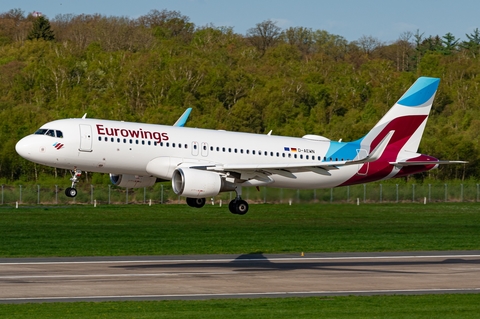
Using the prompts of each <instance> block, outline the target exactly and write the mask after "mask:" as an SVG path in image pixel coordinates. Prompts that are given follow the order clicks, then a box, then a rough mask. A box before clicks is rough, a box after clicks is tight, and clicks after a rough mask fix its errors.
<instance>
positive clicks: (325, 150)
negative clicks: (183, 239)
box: [15, 77, 466, 215]
mask: <svg viewBox="0 0 480 319" xmlns="http://www.w3.org/2000/svg"><path fill="white" fill-rule="evenodd" d="M439 83H440V79H438V78H430V77H420V78H418V79H417V80H416V81H415V83H414V84H413V85H412V86H411V87H410V88H409V89H408V90H407V91H406V92H405V93H404V94H403V96H402V97H401V98H400V99H399V100H398V101H397V102H396V103H395V104H394V105H393V106H392V108H391V109H390V110H389V111H388V112H387V113H386V114H385V115H384V116H383V118H382V119H381V120H380V121H379V122H378V123H377V124H376V125H375V126H374V127H373V128H372V130H370V132H368V133H367V134H366V135H365V136H364V137H362V138H360V139H358V140H355V141H351V142H342V141H331V140H330V139H328V138H326V137H323V136H319V135H305V136H303V137H302V138H298V137H286V136H275V135H271V132H270V133H269V134H268V135H264V134H252V133H242V132H230V131H219V130H210V129H198V128H189V127H184V124H185V121H186V119H187V118H188V115H189V114H190V112H188V114H187V115H185V113H184V115H182V117H180V119H179V120H178V121H177V123H176V124H178V125H174V126H166V125H156V124H145V123H133V122H123V121H112V120H102V119H93V118H92V119H90V118H86V115H84V116H83V117H82V118H73V119H60V120H56V121H52V122H49V123H46V124H44V125H42V126H41V127H40V128H39V129H38V130H37V131H36V132H35V133H34V134H31V135H28V136H26V137H24V138H22V139H21V140H20V141H19V142H18V143H17V144H16V147H15V148H16V151H17V153H18V154H19V155H20V156H22V157H23V158H25V159H27V160H29V161H32V162H35V163H38V164H42V165H46V166H51V167H56V168H61V169H67V170H70V171H71V173H72V178H71V179H70V180H71V181H72V184H71V187H68V188H67V189H66V190H65V194H66V195H67V196H69V197H75V196H76V195H77V190H76V188H75V187H76V184H77V182H78V181H79V178H80V176H81V173H82V171H90V172H99V173H108V174H110V179H111V181H112V183H113V184H114V185H117V186H120V187H127V188H135V187H148V186H152V185H154V184H155V183H156V182H159V181H171V182H172V188H173V191H174V192H175V194H177V195H179V196H183V197H186V202H187V204H188V205H189V206H191V207H196V208H200V207H203V206H204V205H205V202H206V198H207V197H213V196H216V195H218V194H219V193H221V192H230V191H235V192H236V196H235V198H234V199H233V200H232V201H231V202H230V203H229V210H230V212H231V213H233V214H238V215H243V214H245V213H247V211H248V209H249V205H248V203H247V202H246V201H245V200H243V199H242V197H241V195H242V188H243V187H257V188H258V187H260V186H267V187H276V188H293V189H318V188H333V187H339V186H347V185H355V184H362V183H368V182H373V181H379V180H385V179H390V178H394V177H403V176H407V175H410V174H415V173H420V172H425V171H428V170H431V169H433V168H436V167H438V165H440V164H459V163H466V162H464V161H442V160H438V159H436V158H434V157H432V156H429V155H424V154H420V153H417V151H418V147H419V144H420V140H421V138H422V134H423V131H424V129H425V126H426V123H427V119H428V116H429V113H430V109H431V107H432V103H433V99H434V97H435V93H436V91H437V88H438V85H439ZM187 111H188V110H187ZM187 111H186V113H187ZM184 120H185V121H184Z"/></svg>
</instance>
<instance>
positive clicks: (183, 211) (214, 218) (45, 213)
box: [0, 203, 480, 319]
mask: <svg viewBox="0 0 480 319" xmlns="http://www.w3.org/2000/svg"><path fill="white" fill-rule="evenodd" d="M479 208H480V206H479V204H475V203H457V204H453V203H451V204H445V203H442V204H429V205H421V204H375V205H370V204H369V205H360V206H355V205H347V204H328V205H313V204H312V205H293V206H288V205H252V206H251V208H250V212H249V213H248V214H247V215H245V216H236V215H232V214H230V213H228V209H227V207H225V206H224V207H222V208H219V207H212V206H206V207H205V208H203V209H201V210H198V209H192V208H189V207H187V206H184V205H157V206H152V207H149V206H136V205H125V206H103V207H97V208H94V207H91V206H88V207H87V206H66V207H20V208H19V209H15V208H12V207H1V208H0V256H1V257H26V256H28V257H39V256H103V255H106V256H118V255H179V254H218V253H232V254H245V253H282V252H289V253H292V252H298V253H300V252H307V253H308V252H339V251H349V252H354V251H355V252H361V251H415V250H417V251H419V250H479V249H480V211H479ZM0 289H1V288H0ZM479 314H480V294H468V295H422V296H373V297H358V296H350V297H331V298H286V299H240V300H207V301H158V302H106V303H53V304H25V305H14V304H10V305H8V304H7V305H0V318H252V317H255V318H276V319H281V318H432V317H440V318H479V317H480V315H479Z"/></svg>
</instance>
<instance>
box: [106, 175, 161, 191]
mask: <svg viewBox="0 0 480 319" xmlns="http://www.w3.org/2000/svg"><path fill="white" fill-rule="evenodd" d="M110 181H111V182H112V183H113V185H115V186H120V187H125V188H141V187H149V186H152V185H153V184H155V183H156V181H157V178H156V177H154V176H137V175H125V174H122V175H115V174H110Z"/></svg>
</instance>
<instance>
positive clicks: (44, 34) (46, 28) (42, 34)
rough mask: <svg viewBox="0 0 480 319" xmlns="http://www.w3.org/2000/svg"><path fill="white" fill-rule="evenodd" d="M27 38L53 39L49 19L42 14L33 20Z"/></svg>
mask: <svg viewBox="0 0 480 319" xmlns="http://www.w3.org/2000/svg"><path fill="white" fill-rule="evenodd" d="M27 39H28V40H40V39H43V40H46V41H53V40H55V34H54V33H53V30H52V28H51V26H50V21H48V19H46V18H45V17H43V16H40V17H38V18H37V19H36V20H35V21H34V22H33V26H32V29H31V30H30V32H29V33H28V36H27Z"/></svg>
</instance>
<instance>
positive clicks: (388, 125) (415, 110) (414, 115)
mask: <svg viewBox="0 0 480 319" xmlns="http://www.w3.org/2000/svg"><path fill="white" fill-rule="evenodd" d="M439 83H440V79H438V78H429V77H420V78H418V79H417V81H415V83H413V85H412V86H411V87H410V88H409V89H408V90H407V92H405V94H403V96H402V97H401V98H400V99H399V100H398V101H397V103H395V105H394V106H393V107H392V108H391V109H390V110H389V111H388V112H387V114H385V116H384V117H383V118H382V119H381V120H380V121H379V122H378V123H377V124H376V125H375V126H374V128H373V129H372V130H371V131H370V132H369V133H368V134H367V135H366V136H365V137H364V138H363V139H362V141H361V148H362V149H365V150H369V151H368V152H370V151H371V150H373V149H375V148H376V147H377V145H378V144H379V143H380V142H381V141H382V140H383V139H384V138H385V136H386V135H387V134H389V132H391V131H394V132H395V133H394V134H393V136H392V137H391V139H390V142H389V145H388V147H387V150H386V151H387V152H388V153H390V156H392V155H393V156H398V154H399V153H400V152H409V153H416V152H417V151H418V146H419V144H420V140H421V138H422V135H423V131H424V129H425V125H426V124H427V119H428V115H429V114H430V109H431V108H432V103H433V98H434V97H435V93H436V92H437V88H438V85H439ZM392 153H394V154H392Z"/></svg>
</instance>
